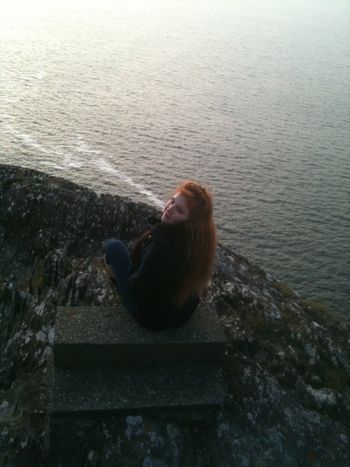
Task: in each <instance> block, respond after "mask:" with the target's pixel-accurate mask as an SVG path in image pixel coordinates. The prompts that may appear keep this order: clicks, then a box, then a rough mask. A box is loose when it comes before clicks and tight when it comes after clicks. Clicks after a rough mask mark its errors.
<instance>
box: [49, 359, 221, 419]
mask: <svg viewBox="0 0 350 467" xmlns="http://www.w3.org/2000/svg"><path fill="white" fill-rule="evenodd" d="M225 394H226V386H225V381H224V377H223V371H222V369H221V368H218V367H217V366H216V365H215V364H206V365H188V364H175V365H174V364H172V365H168V366H161V367H160V366H157V367H154V368H142V369H140V368H132V369H127V368H122V369H110V368H109V369H82V370H77V369H60V370H56V374H55V384H54V390H53V399H52V404H51V416H53V417H59V416H61V417H62V416H64V417H66V416H67V415H68V416H72V415H74V416H81V415H87V416H91V415H100V414H101V415H107V414H113V413H118V414H120V413H127V414H131V413H135V412H136V413H144V412H152V413H154V412H157V411H160V412H162V413H164V412H167V411H175V410H176V413H177V414H178V413H179V411H181V410H182V411H184V412H186V411H192V412H193V411H197V412H198V411H199V410H202V411H204V412H206V411H210V409H211V408H217V407H219V406H220V405H221V404H222V402H223V398H224V395H225Z"/></svg>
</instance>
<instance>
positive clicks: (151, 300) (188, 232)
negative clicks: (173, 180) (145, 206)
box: [105, 181, 216, 331]
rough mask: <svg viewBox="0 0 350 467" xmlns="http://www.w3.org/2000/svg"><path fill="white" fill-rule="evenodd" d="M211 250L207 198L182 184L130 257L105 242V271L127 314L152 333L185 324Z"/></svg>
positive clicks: (213, 233) (196, 186) (189, 183)
mask: <svg viewBox="0 0 350 467" xmlns="http://www.w3.org/2000/svg"><path fill="white" fill-rule="evenodd" d="M215 249H216V231H215V225H214V222H213V202H212V196H211V194H210V193H209V192H208V190H207V189H206V188H204V187H203V186H201V185H199V184H198V183H196V182H193V181H186V182H183V183H182V184H181V185H180V186H179V187H178V188H177V189H176V190H175V192H174V195H173V197H172V198H171V199H170V200H169V201H168V202H167V204H166V205H165V207H164V210H163V213H162V217H161V222H160V223H159V224H157V225H156V226H155V227H153V228H152V229H150V230H147V231H146V232H145V233H144V234H143V235H142V236H141V237H140V238H139V239H138V241H137V243H136V245H135V247H134V250H133V252H132V253H131V255H129V252H128V250H127V248H126V246H125V245H124V244H123V243H122V242H121V241H119V240H109V241H108V243H107V249H106V256H105V266H106V271H107V273H108V274H109V276H110V277H111V278H112V280H113V281H114V282H115V285H116V287H117V289H118V292H119V294H120V296H121V299H122V302H123V304H124V305H125V307H126V308H127V310H128V311H129V312H130V313H131V314H132V315H133V317H134V318H135V319H136V320H137V321H138V322H139V323H141V324H142V325H143V326H144V327H146V328H148V329H152V330H155V331H158V330H162V329H167V328H172V327H179V326H182V325H183V324H184V323H185V322H186V321H188V320H189V318H190V317H191V315H192V314H193V312H194V311H195V309H196V307H197V306H198V303H199V298H200V296H201V294H202V293H203V291H204V290H205V288H206V286H207V284H208V282H209V280H210V278H211V274H212V268H213V263H214V256H215Z"/></svg>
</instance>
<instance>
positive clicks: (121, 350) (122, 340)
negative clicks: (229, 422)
mask: <svg viewBox="0 0 350 467" xmlns="http://www.w3.org/2000/svg"><path fill="white" fill-rule="evenodd" d="M224 352H225V336H224V332H223V328H222V326H221V324H220V321H219V318H218V316H217V314H216V311H215V309H213V308H210V307H209V306H200V307H199V308H198V310H196V312H195V313H194V315H193V316H192V318H191V320H190V321H189V322H188V323H186V324H185V325H184V326H183V327H181V328H179V329H173V330H166V331H161V332H152V331H148V330H146V329H145V328H143V327H142V326H141V325H139V324H138V323H137V322H136V321H135V320H134V319H133V318H132V316H130V314H129V313H128V312H127V311H126V310H125V309H124V308H123V307H122V305H117V306H115V307H102V306H97V307H59V308H58V312H57V319H56V324H55V339H54V361H55V366H56V367H57V368H87V367H90V368H101V367H110V368H113V367H114V368H117V367H118V368H119V367H123V366H127V367H142V366H147V365H148V364H151V365H153V364H156V363H157V362H158V363H170V362H172V363H175V362H183V361H192V362H217V363H218V364H221V362H222V360H223V356H224Z"/></svg>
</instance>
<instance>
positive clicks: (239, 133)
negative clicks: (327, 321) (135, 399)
mask: <svg viewBox="0 0 350 467" xmlns="http://www.w3.org/2000/svg"><path fill="white" fill-rule="evenodd" d="M349 77H350V2H348V0H344V1H342V0H308V1H301V0H295V1H287V0H278V1H277V0H275V1H272V0H265V1H262V0H256V1H253V0H237V1H233V0H219V1H215V0H207V1H206V2H200V1H196V0H153V1H152V0H128V1H126V0H125V1H121V0H120V1H118V0H90V1H86V0H84V1H83V0H69V1H68V0H61V1H54V0H51V1H48V0H11V1H10V0H4V1H3V2H1V6H0V84H1V87H0V161H1V162H5V163H11V164H18V165H22V166H26V167H32V168H37V169H40V170H44V171H46V172H49V173H51V174H54V175H59V176H63V177H65V178H68V179H71V180H73V181H76V182H79V183H82V184H84V185H86V186H89V187H93V188H94V189H97V190H100V191H106V192H111V193H118V194H122V195H127V196H129V197H131V198H133V199H135V200H144V201H146V202H148V203H150V204H155V205H158V206H160V205H161V204H162V202H163V201H164V200H165V199H166V197H167V195H168V193H169V191H170V190H171V189H172V188H173V187H174V186H175V185H176V184H177V183H178V182H179V181H180V180H181V179H183V178H195V179H197V180H200V181H202V182H203V183H205V184H207V185H209V186H210V187H211V188H212V190H213V192H214V194H215V200H216V212H215V214H216V220H217V225H218V229H219V237H220V240H221V241H222V242H223V243H225V244H227V245H229V246H230V247H232V248H233V249H234V250H235V251H236V252H238V253H240V254H243V255H245V256H247V257H248V258H250V259H252V260H254V261H255V262H257V263H258V264H259V265H260V266H262V267H263V268H264V269H265V270H267V271H270V272H272V273H273V274H274V275H275V276H276V277H278V278H279V279H281V280H284V281H286V282H287V283H289V284H290V285H291V286H293V287H294V288H295V290H296V291H298V292H300V294H301V295H303V296H305V297H308V298H314V299H318V300H324V301H327V302H328V303H330V304H331V305H332V306H333V307H334V308H338V309H340V310H343V311H345V312H346V311H347V310H350V307H349V303H350V248H349V247H350V240H349V238H350V85H349Z"/></svg>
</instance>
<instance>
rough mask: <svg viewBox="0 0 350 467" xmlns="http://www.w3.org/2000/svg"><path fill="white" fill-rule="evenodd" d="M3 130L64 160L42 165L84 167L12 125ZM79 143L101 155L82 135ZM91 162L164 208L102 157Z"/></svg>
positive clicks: (8, 118)
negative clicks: (58, 162) (59, 162)
mask: <svg viewBox="0 0 350 467" xmlns="http://www.w3.org/2000/svg"><path fill="white" fill-rule="evenodd" d="M2 117H5V118H6V119H7V120H12V121H15V117H13V116H12V115H7V114H6V115H4V114H2ZM3 128H4V129H5V131H7V133H9V134H11V135H12V136H15V137H16V138H17V139H18V140H19V141H20V142H21V143H22V144H24V145H25V146H29V147H32V148H35V149H36V150H38V151H41V152H42V153H44V154H50V155H52V154H56V155H58V156H60V157H62V158H63V160H61V163H62V165H58V164H57V163H51V161H38V163H39V164H40V165H48V166H51V167H54V168H56V169H59V170H66V169H68V168H71V167H74V168H80V167H81V166H82V165H83V162H82V161H74V156H73V155H70V154H67V153H66V152H62V151H59V150H57V149H55V148H50V147H48V148H47V147H44V146H43V145H42V144H40V143H39V142H38V141H37V140H36V139H35V138H33V137H32V136H31V135H30V134H27V133H22V132H20V131H19V130H17V129H16V128H14V127H13V126H12V125H11V124H10V123H4V125H3ZM78 141H79V145H78V148H77V151H78V152H80V153H82V152H85V153H88V154H96V155H98V154H100V153H101V151H99V150H94V149H91V148H90V147H89V145H88V144H86V143H85V142H84V140H83V138H82V136H81V135H78ZM91 162H92V163H93V165H94V167H96V168H97V169H98V170H100V171H101V172H102V171H106V172H108V173H110V174H113V175H115V176H116V177H118V178H119V180H121V181H122V182H124V183H126V184H128V185H129V186H131V187H132V188H133V189H134V190H136V191H137V192H138V193H139V194H141V195H145V196H146V197H147V198H148V199H149V200H150V201H151V203H152V204H153V205H155V206H156V207H159V208H163V202H162V201H161V200H160V199H159V198H158V197H157V196H156V195H155V194H154V193H152V191H150V190H148V189H147V188H146V187H144V186H143V185H141V184H140V183H136V182H135V181H134V180H133V179H132V178H131V177H129V175H126V174H125V173H123V172H121V171H120V170H118V169H115V168H114V167H112V165H111V164H110V163H109V162H108V161H107V160H106V159H104V158H101V157H100V158H98V159H96V160H93V161H91Z"/></svg>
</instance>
